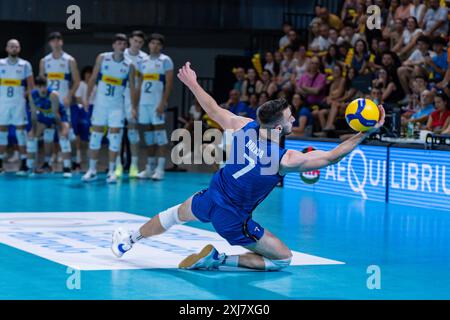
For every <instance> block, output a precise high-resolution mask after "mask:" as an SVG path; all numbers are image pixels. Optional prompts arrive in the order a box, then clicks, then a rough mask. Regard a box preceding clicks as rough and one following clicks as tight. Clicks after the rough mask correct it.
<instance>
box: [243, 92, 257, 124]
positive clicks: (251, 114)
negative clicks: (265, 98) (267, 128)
mask: <svg viewBox="0 0 450 320" xmlns="http://www.w3.org/2000/svg"><path fill="white" fill-rule="evenodd" d="M258 100H259V98H258V95H257V94H256V93H252V94H251V95H250V98H249V100H248V105H247V108H246V114H245V116H246V117H248V118H251V119H253V120H256V109H258V106H259V105H258Z"/></svg>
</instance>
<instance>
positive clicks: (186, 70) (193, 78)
mask: <svg viewBox="0 0 450 320" xmlns="http://www.w3.org/2000/svg"><path fill="white" fill-rule="evenodd" d="M177 77H178V79H180V80H181V82H183V83H184V84H185V85H186V86H187V87H189V88H190V87H192V86H193V85H195V84H196V83H197V75H196V74H195V71H194V70H192V69H191V63H190V62H189V61H188V62H186V64H185V65H184V66H183V67H181V68H180V69H179V70H178V75H177Z"/></svg>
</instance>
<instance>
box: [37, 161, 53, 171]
mask: <svg viewBox="0 0 450 320" xmlns="http://www.w3.org/2000/svg"><path fill="white" fill-rule="evenodd" d="M40 171H41V172H52V171H53V168H52V166H51V165H49V164H48V162H44V164H43V165H42V167H41V168H40Z"/></svg>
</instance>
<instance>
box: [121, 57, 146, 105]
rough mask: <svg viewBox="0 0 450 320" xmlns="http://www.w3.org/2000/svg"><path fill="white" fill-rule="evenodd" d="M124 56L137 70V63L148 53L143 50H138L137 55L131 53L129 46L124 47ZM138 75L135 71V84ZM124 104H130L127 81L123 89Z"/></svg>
mask: <svg viewBox="0 0 450 320" xmlns="http://www.w3.org/2000/svg"><path fill="white" fill-rule="evenodd" d="M124 55H125V57H127V58H128V59H129V60H131V61H132V63H133V65H134V67H135V68H136V71H137V70H138V65H139V64H140V63H141V62H142V61H143V60H144V59H145V58H146V57H148V55H147V54H146V53H145V52H144V51H139V53H138V54H137V55H133V54H132V53H131V51H130V50H129V48H127V49H125V52H124ZM138 76H139V74H138V72H136V81H135V84H136V85H137V77H138ZM125 105H131V99H130V83H129V82H127V88H126V90H125Z"/></svg>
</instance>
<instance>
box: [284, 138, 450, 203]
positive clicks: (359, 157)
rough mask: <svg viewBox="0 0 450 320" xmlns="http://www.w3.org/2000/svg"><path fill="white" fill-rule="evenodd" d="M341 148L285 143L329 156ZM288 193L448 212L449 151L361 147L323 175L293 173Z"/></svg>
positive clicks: (304, 142) (327, 144)
mask: <svg viewBox="0 0 450 320" xmlns="http://www.w3.org/2000/svg"><path fill="white" fill-rule="evenodd" d="M337 145H338V143H335V142H323V141H311V140H294V139H287V140H286V148H288V149H294V150H298V151H303V152H305V151H306V150H311V148H313V149H318V150H324V151H328V150H331V149H333V148H335V147H336V146H337ZM284 186H285V187H286V188H294V189H300V190H307V191H314V192H322V193H327V194H335V195H339V196H346V197H353V198H359V199H364V200H375V201H388V202H390V203H395V204H402V205H411V206H415V207H424V208H435V209H441V210H442V209H443V210H448V211H450V152H449V151H441V150H425V149H412V148H398V147H391V146H373V145H360V146H358V147H357V148H356V149H355V150H354V151H353V152H352V153H350V154H349V155H348V156H347V157H345V158H344V159H342V161H340V162H339V163H337V164H334V165H331V166H328V167H326V168H323V169H321V170H320V171H319V170H317V171H314V172H307V173H302V174H299V173H290V174H288V175H286V177H285V179H284Z"/></svg>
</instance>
